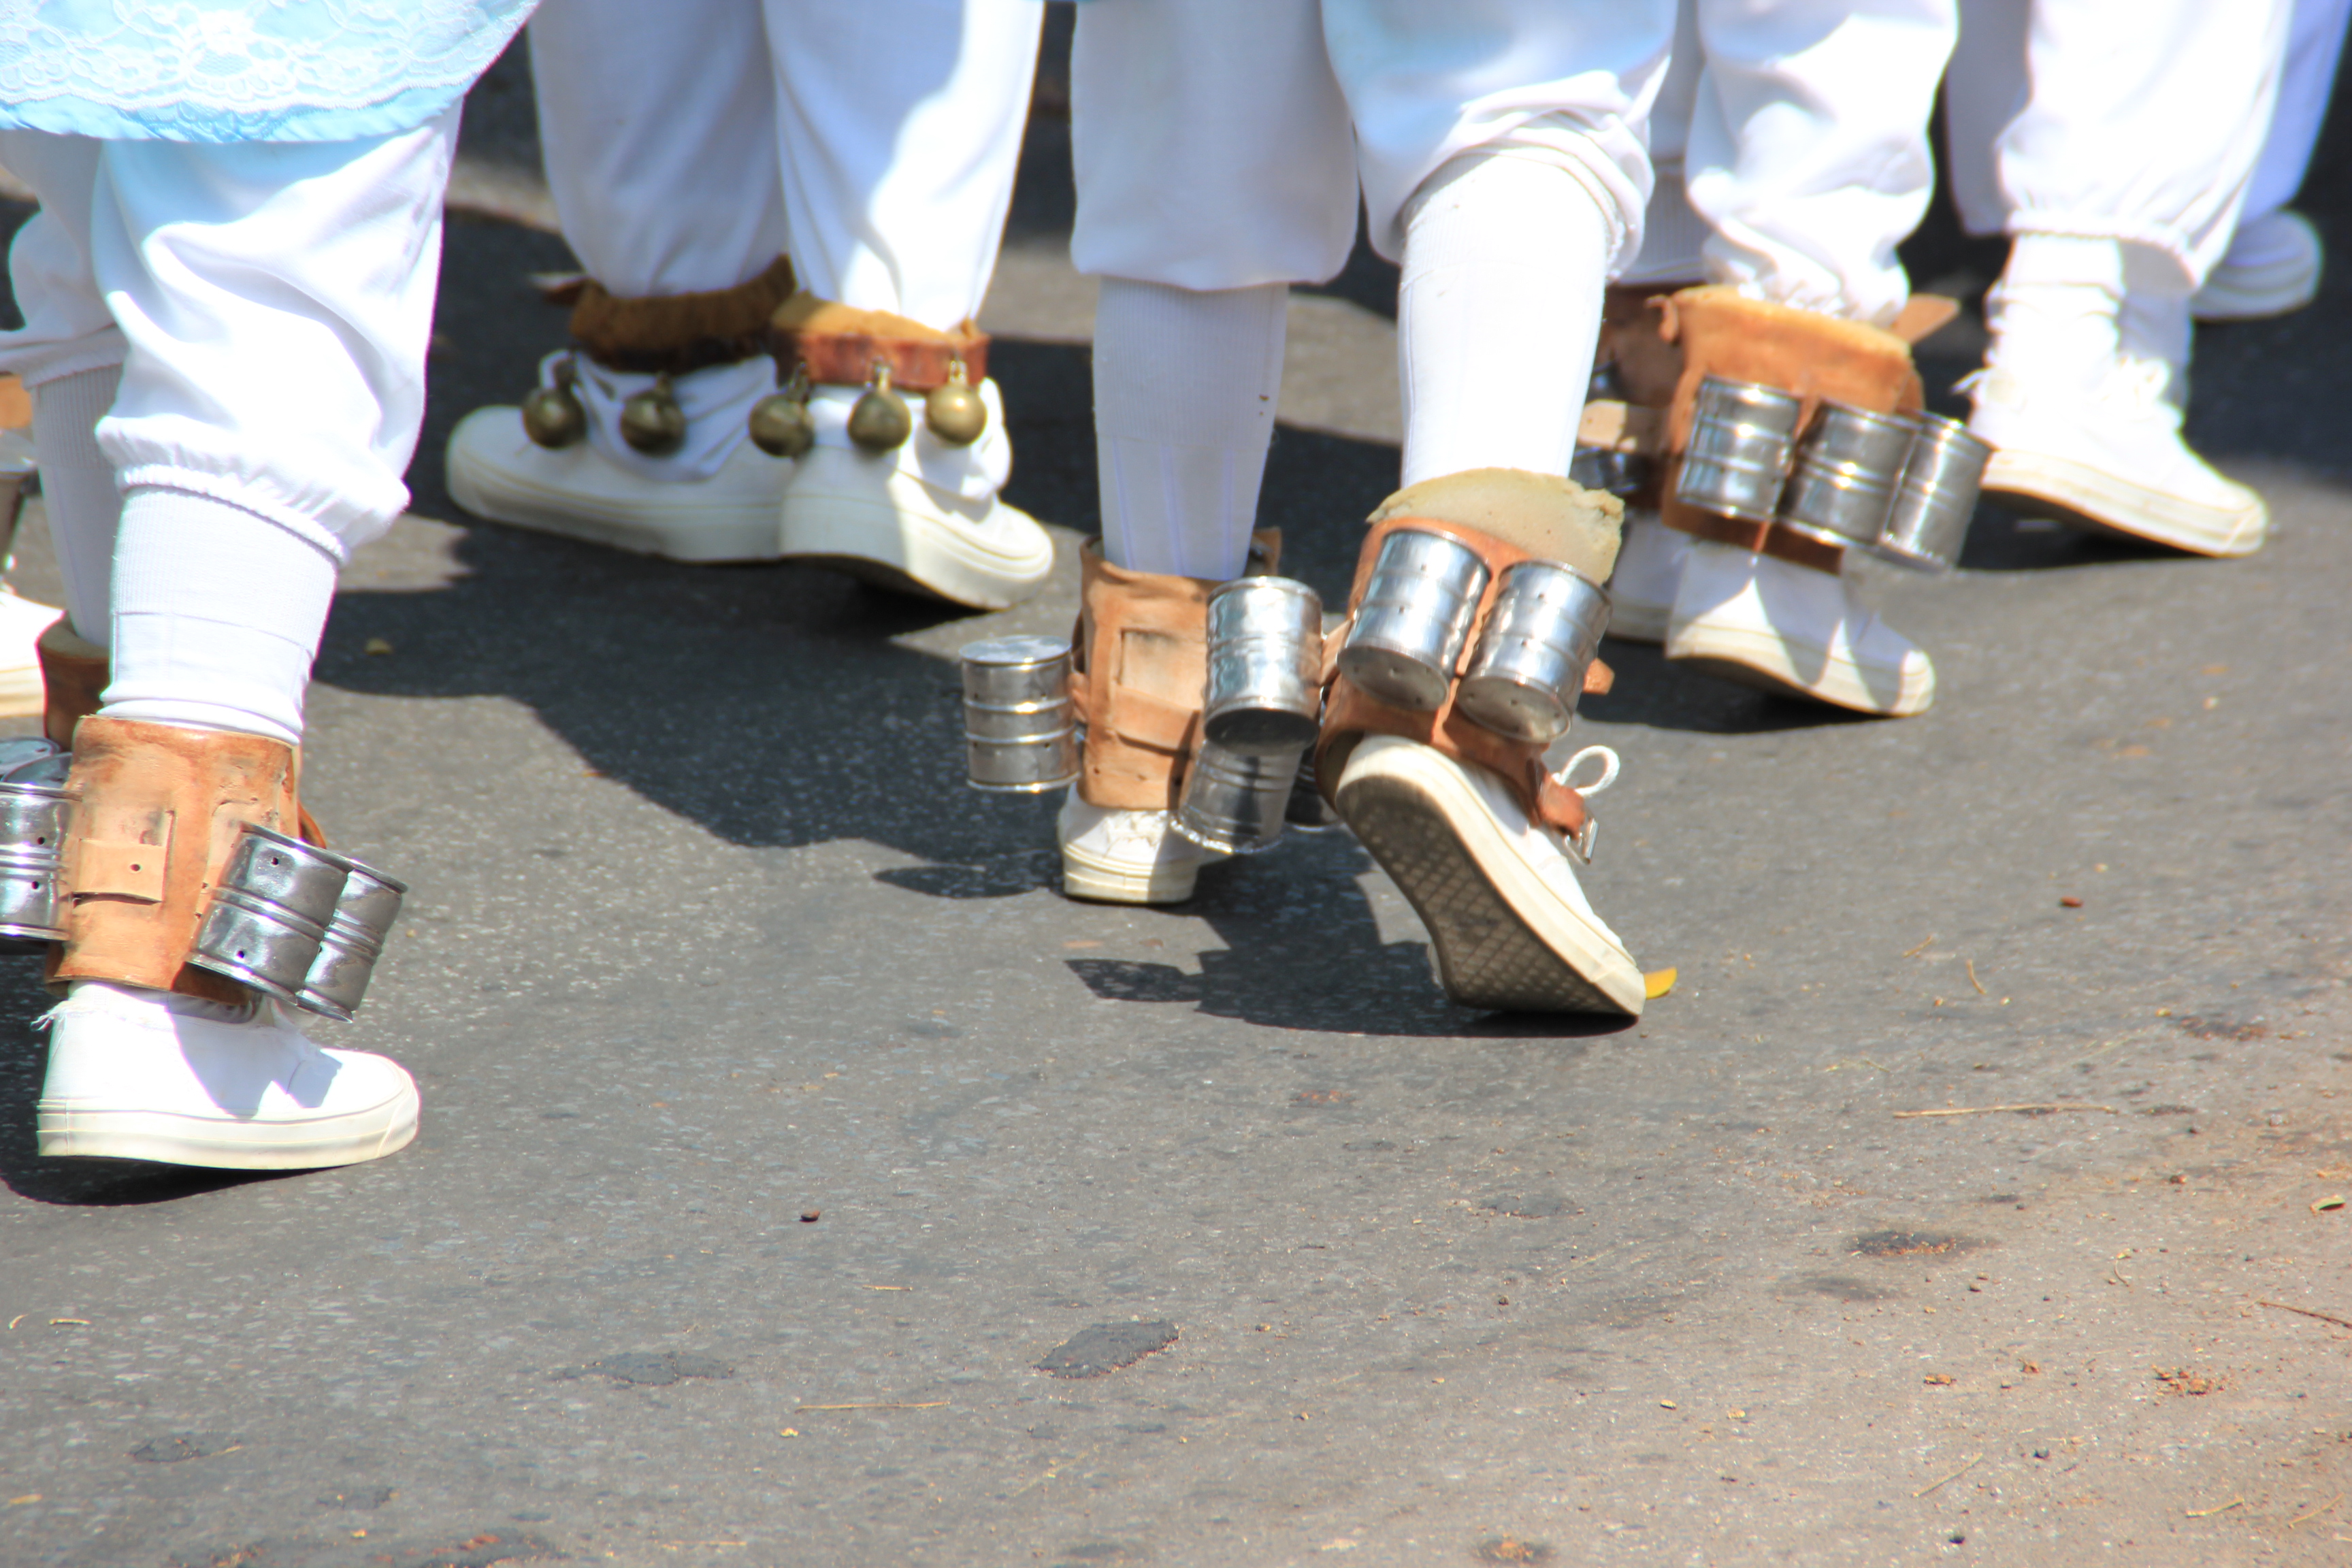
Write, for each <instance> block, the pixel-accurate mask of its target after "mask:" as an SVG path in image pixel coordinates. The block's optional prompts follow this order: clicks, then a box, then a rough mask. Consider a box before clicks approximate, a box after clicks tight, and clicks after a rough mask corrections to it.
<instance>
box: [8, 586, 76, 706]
mask: <svg viewBox="0 0 2352 1568" xmlns="http://www.w3.org/2000/svg"><path fill="white" fill-rule="evenodd" d="M64 614H65V612H64V611H63V610H60V609H58V607H57V606H56V605H43V604H39V603H37V602H36V601H34V600H31V599H20V598H18V597H17V596H16V593H15V592H14V591H13V590H11V589H9V588H6V587H0V718H7V719H21V718H24V717H26V715H28V714H33V713H38V712H39V711H40V710H41V704H42V700H43V694H42V689H41V658H40V655H39V654H38V653H37V652H36V651H35V649H34V646H33V645H34V644H35V643H37V642H38V641H39V640H40V637H41V634H42V633H43V632H45V631H47V630H48V629H49V627H51V626H54V625H56V624H57V621H58V616H62V615H64Z"/></svg>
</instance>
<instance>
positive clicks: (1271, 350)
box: [1095, 278, 1290, 579]
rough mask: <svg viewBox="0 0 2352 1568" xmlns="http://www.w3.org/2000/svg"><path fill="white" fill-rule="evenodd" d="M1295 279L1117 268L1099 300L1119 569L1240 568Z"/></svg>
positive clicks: (1200, 573) (1218, 573) (1107, 497)
mask: <svg viewBox="0 0 2352 1568" xmlns="http://www.w3.org/2000/svg"><path fill="white" fill-rule="evenodd" d="M1289 299H1290V290H1289V289H1288V288H1287V287H1286V286H1285V285H1283V284H1280V283H1268V284H1264V285H1261V286H1260V287H1258V288H1255V289H1219V290H1216V291H1214V292H1209V293H1200V292H1195V291H1193V290H1192V289H1173V288H1170V287H1168V286H1166V285H1165V284H1160V283H1138V282H1134V281H1132V280H1130V279H1124V278H1106V279H1103V281H1102V298H1101V300H1100V302H1099V303H1098V304H1097V306H1096V307H1095V457H1096V461H1097V465H1098V468H1099V470H1100V473H1101V479H1102V516H1103V553H1104V555H1105V556H1106V557H1107V558H1108V560H1109V562H1110V563H1111V564H1112V565H1114V566H1124V567H1126V568H1128V569H1129V571H1134V572H1160V573H1171V574H1177V575H1180V576H1185V577H1209V578H1216V579H1223V578H1228V577H1237V576H1239V575H1240V574H1241V570H1242V567H1243V566H1244V564H1246V563H1247V562H1248V560H1249V536H1250V530H1251V529H1252V528H1253V527H1255V524H1256V521H1257V495H1258V487H1259V485H1260V484H1261V483H1263V482H1264V480H1265V451H1266V446H1267V443H1268V442H1269V441H1270V440H1271V439H1272V437H1273V435H1274V412H1275V400H1276V397H1277V396H1278V395H1280V393H1281V391H1282V348H1283V337H1284V332H1285V329H1286V326H1287V324H1288V318H1287V315H1286V310H1287V306H1288V303H1289Z"/></svg>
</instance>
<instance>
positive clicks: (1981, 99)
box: [1945, 0, 2289, 295]
mask: <svg viewBox="0 0 2352 1568" xmlns="http://www.w3.org/2000/svg"><path fill="white" fill-rule="evenodd" d="M2288 9H2289V6H2288V0H2229V3H2228V4H2216V3H2215V0H1961V5H1960V41H1959V47H1958V49H1957V50H1955V51H1954V54H1953V57H1952V69H1951V75H1950V78H1949V80H1948V82H1947V84H1946V89H1945V105H1946V116H1947V128H1948V132H1949V141H1950V148H1951V178H1952V194H1953V196H1954V198H1955V199H1956V200H1957V202H1958V205H1959V209H1960V216H1961V219H1962V221H1963V222H1965V223H1966V225H1967V226H1968V227H1969V230H1970V231H1971V232H1972V233H1977V234H2002V233H2006V234H2011V235H2019V234H2058V235H2072V236H2075V237H2083V238H2092V239H2112V240H2119V241H2122V242H2124V243H2125V244H2126V247H2127V248H2128V249H2129V250H2130V251H2131V253H2132V257H2131V274H2132V275H2131V279H2130V283H2131V286H2132V287H2133V288H2134V289H2140V288H2147V289H2151V290H2155V291H2159V292H2162V293H2165V294H2168V295H2170V294H2181V293H2185V292H2187V291H2189V290H2191V289H2196V288H2197V287H2199V286H2200V285H2201V284H2202V283H2203V282H2204V280H2205V276H2206V274H2207V272H2209V271H2210V269H2211V268H2212V266H2213V264H2214V263H2215V262H2216V261H2218V260H2220V259H2221V254H2222V252H2223V250H2225V249H2226V248H2227V247H2228V245H2229V243H2230V235H2231V230H2232V229H2233V228H2234V227H2235V226H2236V224H2237V221H2238V215H2239V210H2240V208H2241V206H2242V205H2243V203H2244V202H2245V199H2246V194H2247V186H2248V183H2249V180H2250V177H2251V175H2252V173H2253V168H2254V163H2255V160H2256V158H2257V156H2258V155H2259V154H2260V153H2261V151H2262V147H2263V139H2264V137H2265V136H2266V135H2267V134H2268V132H2269V129H2270V123H2271V113H2272V109H2273V105H2274V104H2275V102H2276V100H2277V97H2278V90H2279V76H2280V66H2281V63H2282V59H2283V57H2284V49H2285V45H2286V31H2287V19H2288Z"/></svg>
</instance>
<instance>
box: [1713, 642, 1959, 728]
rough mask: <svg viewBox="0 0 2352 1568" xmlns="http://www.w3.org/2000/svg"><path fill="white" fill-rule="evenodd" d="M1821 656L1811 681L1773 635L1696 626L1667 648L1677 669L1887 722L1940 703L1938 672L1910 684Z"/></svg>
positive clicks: (1891, 673)
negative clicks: (1835, 664)
mask: <svg viewBox="0 0 2352 1568" xmlns="http://www.w3.org/2000/svg"><path fill="white" fill-rule="evenodd" d="M1808 651H1811V650H1808ZM1816 657H1818V658H1820V659H1821V662H1822V667H1823V668H1822V674H1821V675H1820V676H1817V677H1815V678H1814V679H1812V680H1811V681H1810V682H1808V681H1807V680H1806V679H1805V677H1804V675H1803V674H1802V672H1801V671H1800V670H1799V669H1798V668H1796V666H1795V665H1794V664H1793V663H1791V662H1790V657H1789V645H1788V643H1787V642H1786V641H1785V640H1784V639H1783V638H1781V637H1780V636H1778V635H1777V634H1775V633H1772V632H1769V631H1759V630H1756V629H1755V628H1753V627H1748V626H1708V625H1707V624H1706V623H1705V622H1704V621H1695V622H1692V623H1690V624H1689V625H1686V626H1684V627H1683V629H1682V630H1681V631H1680V632H1678V633H1676V634H1675V636H1674V637H1673V638H1672V639H1671V640H1670V641H1668V642H1667V644H1666V658H1667V659H1668V660H1669V661H1671V662H1672V663H1673V665H1674V667H1675V668H1676V669H1688V670H1694V671H1696V672H1697V673H1698V674H1700V675H1711V676H1714V677H1715V678H1716V679H1718V680H1728V681H1731V682H1732V683H1734V684H1735V685H1739V686H1745V687H1748V688H1751V689H1754V690H1757V691H1762V692H1766V693H1769V694H1770V695H1771V696H1774V697H1797V698H1802V699H1803V700H1806V701H1808V702H1821V703H1825V704H1827V705H1828V706H1830V707H1832V708H1843V709H1844V710H1847V711H1848V712H1851V713H1867V714H1870V715H1872V716H1874V717H1876V718H1882V719H1907V718H1911V717H1912V716H1914V715H1916V714H1919V713H1924V712H1926V711H1927V710H1928V709H1929V708H1930V707H1931V706H1933V705H1934V703H1935V700H1936V677H1935V670H1934V668H1932V667H1930V668H1928V669H1927V672H1926V675H1925V677H1924V678H1923V679H1907V678H1906V676H1905V675H1904V674H1903V673H1902V672H1901V671H1899V670H1885V671H1879V672H1877V673H1876V676H1875V679H1873V678H1872V677H1870V676H1866V675H1864V672H1863V668H1862V667H1861V666H1859V665H1856V664H1854V663H1853V662H1852V661H1851V660H1848V661H1846V663H1845V664H1844V666H1843V668H1834V669H1832V668H1830V667H1829V661H1828V658H1827V657H1826V656H1816Z"/></svg>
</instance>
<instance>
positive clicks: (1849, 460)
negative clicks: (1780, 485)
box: [1780, 402, 1919, 545]
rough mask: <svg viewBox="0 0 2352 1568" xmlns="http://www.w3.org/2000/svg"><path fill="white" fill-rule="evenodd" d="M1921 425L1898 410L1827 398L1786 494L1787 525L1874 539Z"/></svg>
mask: <svg viewBox="0 0 2352 1568" xmlns="http://www.w3.org/2000/svg"><path fill="white" fill-rule="evenodd" d="M1918 428H1919V426H1918V425H1917V423H1916V421H1914V420H1911V419H1909V418H1906V417H1905V416H1902V415H1899V414H1874V413H1872V412H1871V411H1870V410H1869V409H1867V408H1856V407H1854V406H1853V405H1851V404H1846V403H1828V402H1825V403H1823V404H1822V412H1821V416H1820V417H1819V418H1818V419H1816V420H1814V422H1813V426H1812V428H1811V430H1809V431H1807V432H1806V433H1805V439H1804V441H1803V442H1802V443H1801V445H1800V446H1799V447H1797V466H1796V469H1795V471H1794V472H1792V473H1791V474H1790V476H1789V488H1788V489H1785V490H1783V491H1782V492H1781V494H1780V525H1781V526H1782V527H1783V528H1788V529H1792V530H1794V531H1796V532H1798V533H1801V534H1803V535H1804V536H1805V537H1806V538H1808V539H1812V540H1818V541H1819V542H1822V543H1823V544H1861V545H1869V544H1875V543H1876V542H1877V541H1878V534H1879V531H1880V530H1881V529H1883V528H1885V526H1886V516H1887V513H1888V511H1889V510H1892V508H1893V507H1894V504H1895V483H1896V481H1897V480H1899V479H1901V478H1902V477H1903V463H1904V459H1905V458H1907V457H1909V456H1910V453H1911V437H1913V436H1914V435H1916V433H1917V431H1918Z"/></svg>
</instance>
